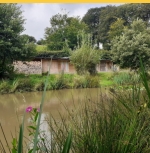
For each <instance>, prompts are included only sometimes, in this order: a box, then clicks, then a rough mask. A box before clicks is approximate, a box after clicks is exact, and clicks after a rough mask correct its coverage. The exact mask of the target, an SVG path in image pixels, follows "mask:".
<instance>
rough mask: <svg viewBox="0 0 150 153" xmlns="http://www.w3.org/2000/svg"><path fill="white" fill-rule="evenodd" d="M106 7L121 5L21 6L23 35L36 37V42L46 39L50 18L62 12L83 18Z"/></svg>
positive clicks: (40, 4) (53, 4)
mask: <svg viewBox="0 0 150 153" xmlns="http://www.w3.org/2000/svg"><path fill="white" fill-rule="evenodd" d="M106 5H119V4H116V3H114V4H103V3H97V4H91V3H90V4H87V3H84V4H82V3H80V4H69V3H67V4H66V3H64V4H63V3H61V4H55V3H51V4H45V3H43V4H42V3H37V4H36V3H34V4H33V3H32V4H31V3H30V4H21V6H22V7H21V10H22V11H23V16H24V19H26V20H25V25H24V27H25V31H24V32H23V33H22V34H28V35H30V36H33V37H35V39H36V40H40V39H41V38H44V30H45V28H46V27H50V18H51V17H52V16H53V15H55V14H57V13H61V12H64V11H65V12H67V13H68V16H72V17H76V16H80V17H81V18H82V17H83V16H84V15H85V14H86V13H87V11H88V10H89V9H90V8H95V7H102V6H106Z"/></svg>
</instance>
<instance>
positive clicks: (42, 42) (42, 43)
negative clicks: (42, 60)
mask: <svg viewBox="0 0 150 153" xmlns="http://www.w3.org/2000/svg"><path fill="white" fill-rule="evenodd" d="M45 43H46V42H45V40H44V39H42V38H41V39H40V40H38V41H37V44H38V45H45Z"/></svg>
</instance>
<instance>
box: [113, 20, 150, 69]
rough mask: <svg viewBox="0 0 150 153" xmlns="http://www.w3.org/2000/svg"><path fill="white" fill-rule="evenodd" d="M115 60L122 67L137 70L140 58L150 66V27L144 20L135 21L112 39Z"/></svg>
mask: <svg viewBox="0 0 150 153" xmlns="http://www.w3.org/2000/svg"><path fill="white" fill-rule="evenodd" d="M111 44H112V46H111V49H112V53H113V61H114V62H115V63H117V64H119V65H120V67H121V68H130V69H131V70H136V69H138V68H139V67H140V60H139V58H141V59H142V61H143V64H144V65H145V66H146V67H147V68H148V67H149V66H150V28H147V26H146V23H145V22H144V21H142V20H141V19H140V20H136V21H133V23H132V24H131V26H130V27H129V28H125V29H124V31H123V34H122V35H120V36H116V37H115V38H114V39H113V40H112V43H111Z"/></svg>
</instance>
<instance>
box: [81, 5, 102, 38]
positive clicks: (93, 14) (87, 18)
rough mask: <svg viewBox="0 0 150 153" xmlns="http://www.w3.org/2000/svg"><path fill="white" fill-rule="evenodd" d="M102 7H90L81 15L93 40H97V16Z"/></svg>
mask: <svg viewBox="0 0 150 153" xmlns="http://www.w3.org/2000/svg"><path fill="white" fill-rule="evenodd" d="M102 9H103V7H101V8H97V7H96V8H91V9H89V10H88V11H87V13H86V14H85V15H84V16H83V18H82V21H83V22H85V23H86V24H87V26H88V28H89V31H90V33H91V34H92V37H93V40H97V41H98V26H99V17H100V12H101V10H102Z"/></svg>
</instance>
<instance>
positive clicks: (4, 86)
mask: <svg viewBox="0 0 150 153" xmlns="http://www.w3.org/2000/svg"><path fill="white" fill-rule="evenodd" d="M10 89H11V86H10V84H9V82H7V81H2V82H1V83H0V93H2V94H4V93H9V92H10Z"/></svg>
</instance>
